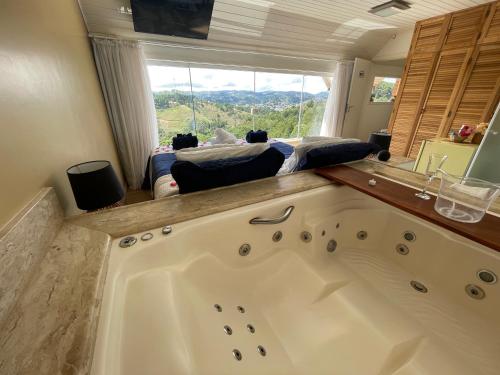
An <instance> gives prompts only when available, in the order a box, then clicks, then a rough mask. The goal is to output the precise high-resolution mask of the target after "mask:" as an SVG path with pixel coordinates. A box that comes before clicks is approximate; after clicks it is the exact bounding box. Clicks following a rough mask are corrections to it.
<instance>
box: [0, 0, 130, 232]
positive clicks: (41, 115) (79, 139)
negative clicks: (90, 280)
mask: <svg viewBox="0 0 500 375" xmlns="http://www.w3.org/2000/svg"><path fill="white" fill-rule="evenodd" d="M0 8H1V10H0V178H1V183H0V227H1V226H2V225H3V224H5V223H6V222H7V221H8V220H9V218H10V217H12V216H13V215H14V214H15V213H16V212H17V211H18V210H20V209H21V208H22V207H23V206H24V204H26V203H27V202H28V201H29V200H30V199H31V198H32V197H33V196H34V195H35V194H36V193H37V192H38V191H39V190H40V188H42V187H44V186H54V187H55V188H56V192H57V195H58V197H59V199H60V201H61V203H62V205H63V207H64V209H65V212H66V214H74V213H77V212H78V209H77V208H76V204H75V201H74V198H73V194H72V192H71V188H70V185H69V182H68V180H67V177H66V174H65V171H66V169H67V168H68V167H69V166H71V165H73V164H75V163H79V162H83V161H88V160H94V159H107V160H110V161H111V163H112V164H113V167H114V168H115V170H117V171H118V169H119V164H118V159H117V154H116V150H115V146H114V143H113V139H112V134H111V128H110V126H109V123H108V119H107V115H106V109H105V104H104V101H103V97H102V93H101V91H100V87H99V82H98V78H97V74H96V70H95V66H94V62H93V59H92V53H91V48H90V44H89V41H88V38H87V36H86V34H87V32H86V29H85V25H84V22H83V19H82V17H81V14H80V10H79V7H78V4H77V2H76V0H45V1H37V0H31V1H29V0H2V5H1V7H0ZM118 172H119V171H118ZM119 174H120V175H121V172H119Z"/></svg>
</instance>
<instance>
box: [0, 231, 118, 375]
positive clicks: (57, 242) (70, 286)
mask: <svg viewBox="0 0 500 375" xmlns="http://www.w3.org/2000/svg"><path fill="white" fill-rule="evenodd" d="M110 243H111V237H110V236H108V235H107V234H105V233H102V232H96V231H90V230H88V229H86V228H82V227H77V226H75V225H71V224H67V223H66V224H64V225H63V226H62V227H61V229H60V231H59V233H58V235H57V236H56V238H55V239H54V241H53V242H52V244H50V246H49V247H48V251H47V254H46V256H45V257H44V259H43V260H42V261H41V262H40V264H39V265H38V267H37V268H36V269H33V270H32V280H31V282H30V284H29V285H28V287H27V288H26V289H25V291H24V293H22V294H21V295H20V296H19V297H18V299H17V301H16V303H15V305H14V308H13V310H12V311H11V313H10V314H9V317H8V320H7V322H6V324H4V325H3V327H2V331H1V332H2V334H1V336H0V374H33V375H35V374H37V375H38V374H51V375H52V374H88V373H89V372H90V367H91V364H92V354H93V350H94V343H95V337H96V330H97V322H98V316H99V309H100V306H101V298H102V290H103V286H104V280H105V273H106V270H107V259H108V254H109V247H110Z"/></svg>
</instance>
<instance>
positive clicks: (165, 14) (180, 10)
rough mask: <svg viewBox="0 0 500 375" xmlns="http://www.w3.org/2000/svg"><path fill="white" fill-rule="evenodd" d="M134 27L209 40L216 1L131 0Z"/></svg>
mask: <svg viewBox="0 0 500 375" xmlns="http://www.w3.org/2000/svg"><path fill="white" fill-rule="evenodd" d="M130 3H131V6H132V19H133V21H134V30H135V31H137V32H141V33H149V34H161V35H173V36H180V37H184V38H194V39H207V37H208V29H209V27H210V19H211V18H212V10H213V8H214V0H131V1H130Z"/></svg>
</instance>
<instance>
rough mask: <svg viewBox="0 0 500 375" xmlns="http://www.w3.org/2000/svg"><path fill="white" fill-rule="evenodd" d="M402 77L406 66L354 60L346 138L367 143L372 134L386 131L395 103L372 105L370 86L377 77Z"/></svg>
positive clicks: (345, 124)
mask: <svg viewBox="0 0 500 375" xmlns="http://www.w3.org/2000/svg"><path fill="white" fill-rule="evenodd" d="M361 72H363V73H364V75H361ZM402 73H403V65H400V66H396V65H381V64H375V63H373V62H371V61H368V60H364V59H358V58H357V59H356V60H355V63H354V71H353V77H352V80H351V87H350V93H349V99H348V110H349V112H348V113H347V115H346V118H345V121H344V128H343V132H342V136H343V137H348V138H351V137H354V138H359V139H361V140H362V141H367V140H368V137H369V136H370V134H371V133H372V132H374V131H377V130H380V129H386V128H387V125H388V122H389V118H390V116H391V111H392V107H393V103H371V102H370V94H371V86H372V83H373V79H374V78H375V76H383V77H397V78H399V77H401V75H402Z"/></svg>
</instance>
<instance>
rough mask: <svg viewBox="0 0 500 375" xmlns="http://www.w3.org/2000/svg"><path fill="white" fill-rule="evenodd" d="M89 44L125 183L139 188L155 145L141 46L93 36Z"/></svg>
mask: <svg viewBox="0 0 500 375" xmlns="http://www.w3.org/2000/svg"><path fill="white" fill-rule="evenodd" d="M92 45H93V47H94V56H95V60H96V65H97V70H98V72H99V78H100V80H101V86H102V91H103V93H104V99H105V101H106V107H107V110H108V115H109V119H110V122H111V126H112V128H113V135H114V138H115V143H116V146H117V149H118V156H119V158H120V162H121V166H122V169H123V172H124V174H125V178H126V180H127V184H128V186H129V187H130V188H131V189H140V187H141V184H142V181H143V179H144V172H145V168H146V163H147V159H148V157H149V155H150V153H151V149H152V148H153V147H155V146H157V145H158V131H157V123H156V112H155V107H154V100H153V94H152V92H151V86H150V83H149V76H148V72H147V66H146V61H145V58H144V53H143V51H142V46H141V45H140V44H139V43H137V42H130V41H120V40H110V39H100V38H94V39H93V40H92ZM83 94H84V93H83Z"/></svg>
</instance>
